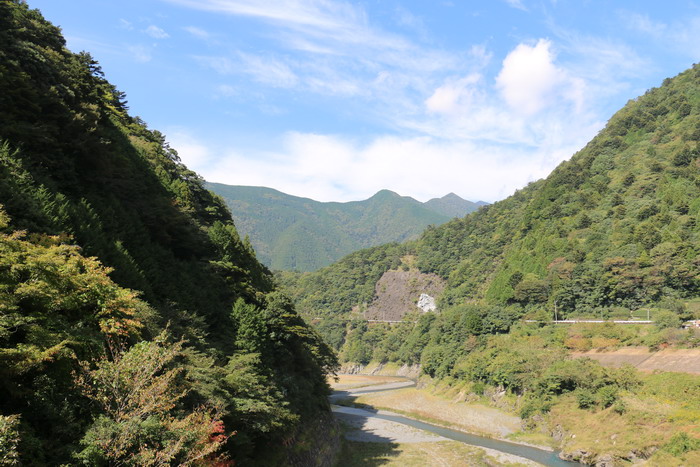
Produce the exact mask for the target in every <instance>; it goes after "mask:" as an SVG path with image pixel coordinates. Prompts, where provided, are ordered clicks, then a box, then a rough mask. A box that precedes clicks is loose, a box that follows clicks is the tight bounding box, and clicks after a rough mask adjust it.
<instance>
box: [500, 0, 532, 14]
mask: <svg viewBox="0 0 700 467" xmlns="http://www.w3.org/2000/svg"><path fill="white" fill-rule="evenodd" d="M505 2H506V3H507V4H508V5H510V6H512V7H513V8H517V9H518V10H523V11H527V8H526V7H525V5H524V4H523V0H505Z"/></svg>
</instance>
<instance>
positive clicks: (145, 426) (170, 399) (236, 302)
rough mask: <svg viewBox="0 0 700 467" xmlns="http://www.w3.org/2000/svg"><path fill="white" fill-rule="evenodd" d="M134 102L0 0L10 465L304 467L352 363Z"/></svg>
mask: <svg viewBox="0 0 700 467" xmlns="http://www.w3.org/2000/svg"><path fill="white" fill-rule="evenodd" d="M124 98H125V96H124V93H122V92H120V91H118V90H117V89H116V88H115V87H114V86H113V85H111V84H110V83H109V82H108V81H107V80H106V79H105V78H104V76H103V73H102V71H101V70H100V67H99V65H98V63H97V62H95V61H94V60H93V59H92V57H91V56H90V55H89V54H88V53H86V52H81V53H79V54H73V53H71V52H70V51H68V50H67V49H66V48H65V41H64V39H63V37H62V36H61V34H60V30H59V29H58V28H57V27H55V26H53V25H51V24H50V23H48V22H47V21H46V20H44V18H43V17H42V16H41V14H40V13H39V12H38V11H37V10H30V9H29V7H28V6H27V4H26V3H25V2H23V1H19V0H13V1H3V2H0V108H1V109H2V111H1V112H0V394H2V397H0V457H1V458H2V459H3V461H2V462H3V463H8V465H16V464H17V465H69V464H70V465H75V464H81V465H156V464H157V465H180V464H191V463H192V462H194V460H195V459H198V458H199V459H203V458H207V459H209V460H211V462H212V463H216V462H217V461H218V460H220V461H221V462H223V463H226V462H229V461H227V460H225V458H229V459H230V460H231V461H235V462H236V463H237V464H238V463H246V464H251V463H253V462H258V463H259V464H261V465H275V464H279V463H281V462H282V463H283V462H285V459H286V461H288V462H290V463H294V462H298V461H299V459H297V460H296V461H295V460H294V459H295V456H297V457H298V456H300V455H304V453H303V451H304V450H303V449H302V450H297V451H295V452H294V453H292V452H290V451H288V450H286V449H285V448H284V446H289V445H290V440H294V439H296V437H297V436H302V435H304V431H305V430H307V429H309V428H311V427H313V426H315V424H316V423H318V422H319V421H322V420H324V419H325V420H327V419H328V418H329V417H330V414H329V411H328V404H327V400H326V395H327V391H328V386H327V384H326V382H325V373H326V372H328V371H330V370H332V369H333V366H334V359H335V357H334V356H333V355H332V353H331V352H330V351H329V349H328V348H327V347H326V346H325V345H324V344H323V343H322V342H321V341H320V339H319V337H318V336H317V334H315V333H314V332H313V331H312V330H311V329H309V328H308V327H306V326H305V325H304V323H303V322H302V321H301V319H300V318H299V317H298V316H297V314H296V312H295V311H294V308H293V306H292V305H291V303H290V301H289V300H288V299H287V298H286V297H285V296H284V295H282V294H280V293H279V291H277V290H276V288H275V286H274V284H273V280H272V277H271V275H270V272H269V271H268V270H267V268H265V267H264V266H262V265H261V264H260V263H259V262H258V261H257V260H256V258H255V254H254V252H253V250H252V249H251V248H250V246H249V245H247V244H246V243H245V242H244V241H242V240H241V238H240V237H239V235H238V232H237V231H236V229H235V227H234V226H233V222H232V219H231V216H230V213H229V211H228V209H227V208H226V206H225V205H224V203H223V201H222V200H221V199H220V198H218V197H216V196H215V195H213V194H212V193H211V192H209V191H207V190H206V189H205V188H204V186H203V181H202V180H201V178H200V177H199V176H198V175H197V174H195V173H193V172H191V171H189V170H188V169H187V168H186V167H185V166H184V165H183V164H182V163H181V162H180V160H179V158H178V156H177V153H176V152H175V150H173V149H172V148H170V147H169V146H168V144H167V143H166V140H165V136H164V135H162V134H161V133H160V132H158V131H157V130H151V129H148V128H147V126H146V124H145V123H144V122H143V121H142V120H140V119H139V118H138V117H132V116H130V115H129V114H128V108H127V104H126V101H125V100H124ZM304 436H305V435H304ZM283 441H284V443H283ZM222 465H223V464H222Z"/></svg>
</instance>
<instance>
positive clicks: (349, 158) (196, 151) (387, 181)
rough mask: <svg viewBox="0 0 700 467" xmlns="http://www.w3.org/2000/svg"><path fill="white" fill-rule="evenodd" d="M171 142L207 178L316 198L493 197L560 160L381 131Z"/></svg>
mask: <svg viewBox="0 0 700 467" xmlns="http://www.w3.org/2000/svg"><path fill="white" fill-rule="evenodd" d="M169 139H170V141H171V143H172V146H173V147H174V148H175V149H176V150H177V151H178V152H179V153H180V155H181V157H182V159H183V161H185V163H186V164H187V165H188V166H189V167H190V168H191V169H193V170H196V171H198V172H199V173H201V174H202V175H203V176H204V177H205V179H206V180H208V181H212V182H220V183H227V184H232V185H253V186H270V187H275V188H276V189H279V190H281V191H283V192H286V193H289V194H293V195H298V196H306V197H310V198H313V199H317V200H321V201H351V200H359V199H365V198H367V197H369V196H371V195H373V194H374V193H376V192H377V191H379V190H380V189H384V188H387V189H390V190H394V191H396V192H397V193H400V194H403V195H410V196H413V197H415V198H417V199H420V200H422V201H425V200H428V199H430V198H433V197H436V196H444V195H445V194H447V193H449V192H455V193H457V194H459V195H460V196H462V197H464V198H467V199H472V200H477V199H484V200H486V201H495V200H498V199H502V198H504V197H505V196H508V195H510V194H512V192H513V191H514V189H515V188H518V187H522V186H524V185H525V184H527V183H528V182H530V181H534V180H537V179H539V178H542V177H544V176H546V175H547V174H548V173H549V172H550V171H551V170H552V168H553V167H554V165H555V164H556V163H558V162H560V161H561V160H562V158H563V157H565V156H564V155H563V154H562V153H561V151H559V152H557V151H556V149H555V150H551V151H540V150H534V149H533V150H531V151H530V152H529V153H526V154H524V153H523V150H522V148H517V147H508V146H503V145H497V144H482V143H474V142H468V141H458V142H455V141H451V142H450V141H441V140H436V139H433V138H430V137H412V138H400V137H396V136H380V137H377V138H375V139H373V140H371V141H368V142H366V143H358V142H356V141H353V140H351V139H347V138H343V137H340V136H337V135H321V134H310V133H296V132H292V133H289V134H287V135H286V137H285V138H284V141H283V143H282V146H281V148H280V149H279V150H277V151H274V152H257V153H251V152H250V151H243V150H240V149H229V150H227V151H225V156H224V157H221V158H217V159H216V160H213V159H208V158H207V157H203V156H202V154H205V155H209V154H212V153H213V152H214V151H212V150H210V149H209V150H207V149H203V147H204V146H203V145H202V144H200V143H196V142H193V141H192V140H191V139H184V141H181V140H180V139H178V137H172V136H171V137H170V138H169ZM567 151H568V148H567ZM569 155H571V153H570V152H567V153H566V156H569ZM200 161H203V162H200Z"/></svg>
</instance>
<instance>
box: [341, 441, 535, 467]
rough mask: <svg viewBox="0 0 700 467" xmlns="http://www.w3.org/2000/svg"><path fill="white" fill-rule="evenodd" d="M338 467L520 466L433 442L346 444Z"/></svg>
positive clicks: (452, 444) (464, 447)
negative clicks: (427, 466)
mask: <svg viewBox="0 0 700 467" xmlns="http://www.w3.org/2000/svg"><path fill="white" fill-rule="evenodd" d="M340 459H341V461H340V462H339V464H338V466H340V465H342V466H344V467H345V466H347V467H355V466H357V467H368V466H369V467H371V466H380V465H381V466H386V465H389V466H402V467H403V466H406V467H413V466H415V467H423V466H426V465H430V466H455V465H459V466H475V467H476V466H479V467H481V466H485V465H493V466H495V465H502V466H520V465H533V464H521V463H517V462H511V461H509V460H508V459H507V458H504V457H503V456H495V455H494V456H491V455H489V454H487V453H486V452H485V451H484V450H483V449H480V448H477V447H473V446H469V445H466V444H464V443H460V442H458V441H439V442H431V443H358V442H353V441H345V443H344V445H343V451H342V453H341V455H340Z"/></svg>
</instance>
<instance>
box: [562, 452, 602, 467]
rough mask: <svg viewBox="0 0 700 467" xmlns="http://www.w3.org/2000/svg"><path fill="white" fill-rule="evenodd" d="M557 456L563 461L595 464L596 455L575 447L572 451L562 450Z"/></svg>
mask: <svg viewBox="0 0 700 467" xmlns="http://www.w3.org/2000/svg"><path fill="white" fill-rule="evenodd" d="M559 458H560V459H562V460H565V461H571V462H580V463H582V464H588V465H593V464H595V459H596V455H595V453H592V452H589V451H584V450H583V449H577V450H575V451H572V452H565V451H562V452H560V453H559Z"/></svg>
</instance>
